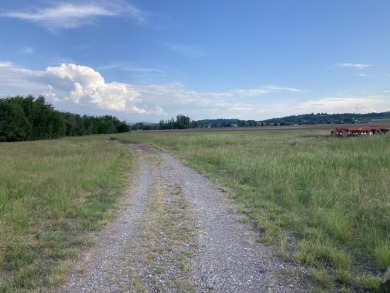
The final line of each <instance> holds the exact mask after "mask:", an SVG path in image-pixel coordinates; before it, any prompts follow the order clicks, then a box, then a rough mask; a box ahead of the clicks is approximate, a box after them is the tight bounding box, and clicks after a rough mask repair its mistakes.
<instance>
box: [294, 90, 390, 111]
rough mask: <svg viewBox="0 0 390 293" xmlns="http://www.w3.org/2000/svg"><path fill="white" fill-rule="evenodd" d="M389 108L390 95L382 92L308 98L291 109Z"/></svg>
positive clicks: (342, 109) (376, 109)
mask: <svg viewBox="0 0 390 293" xmlns="http://www.w3.org/2000/svg"><path fill="white" fill-rule="evenodd" d="M387 109H390V100H389V97H387V96H386V95H383V94H382V95H371V96H363V97H337V98H332V97H330V98H323V99H314V100H308V101H305V102H302V103H300V104H298V105H296V106H294V107H292V109H291V110H293V111H294V112H296V111H299V112H300V113H311V112H314V113H318V112H327V113H371V112H382V111H385V110H387Z"/></svg>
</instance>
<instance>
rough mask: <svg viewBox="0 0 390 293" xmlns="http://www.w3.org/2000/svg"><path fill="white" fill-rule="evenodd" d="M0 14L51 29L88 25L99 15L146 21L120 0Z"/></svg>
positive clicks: (61, 4)
mask: <svg viewBox="0 0 390 293" xmlns="http://www.w3.org/2000/svg"><path fill="white" fill-rule="evenodd" d="M1 16H3V17H10V18H16V19H20V20H26V21H31V22H35V23H38V24H40V25H43V26H44V27H47V28H49V29H51V30H56V29H74V28H77V27H80V26H82V25H90V24H93V23H94V22H95V21H96V19H97V18H99V17H115V16H130V17H131V18H132V19H133V20H134V21H136V22H137V23H138V24H141V23H144V22H145V21H146V18H145V15H144V13H143V12H142V11H141V10H140V9H138V8H137V7H135V6H133V5H131V4H129V3H126V2H124V1H121V0H116V1H106V2H104V1H95V3H92V2H90V3H86V4H83V3H80V2H74V3H65V2H57V3H55V4H54V5H52V6H50V7H42V8H35V9H30V10H25V11H8V12H5V13H2V14H1Z"/></svg>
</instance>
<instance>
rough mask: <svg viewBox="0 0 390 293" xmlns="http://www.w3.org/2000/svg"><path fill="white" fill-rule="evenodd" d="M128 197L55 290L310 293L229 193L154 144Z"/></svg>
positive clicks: (142, 151) (140, 161)
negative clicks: (243, 217) (264, 242)
mask: <svg viewBox="0 0 390 293" xmlns="http://www.w3.org/2000/svg"><path fill="white" fill-rule="evenodd" d="M130 147H131V148H132V150H133V151H134V153H135V155H136V157H137V170H138V171H137V174H136V175H133V176H134V178H133V180H132V182H133V183H132V184H131V187H130V188H129V191H128V196H127V197H126V198H125V200H124V201H123V203H122V208H121V209H120V211H119V212H118V214H117V216H116V217H115V218H114V219H113V221H112V222H111V223H110V224H109V225H108V226H107V227H106V229H104V231H101V232H100V233H98V234H96V236H95V238H96V239H95V240H96V242H95V245H94V246H93V247H92V248H91V249H89V250H88V251H87V252H86V253H84V254H83V255H81V256H80V257H79V258H78V259H77V260H76V261H75V263H74V266H73V269H72V270H71V272H70V274H69V277H68V279H67V280H65V282H64V283H63V284H62V285H61V286H59V287H58V288H56V289H55V292H309V290H308V288H307V287H306V286H305V272H304V269H303V268H301V267H298V266H295V265H294V264H292V263H287V262H285V261H283V260H282V259H280V258H279V257H278V256H277V254H276V253H275V251H274V250H273V248H271V247H267V246H264V245H262V244H261V243H259V242H258V241H257V239H258V234H257V233H258V232H256V231H254V230H253V229H252V227H251V226H250V225H249V224H242V223H241V222H240V221H239V218H238V216H237V215H236V214H235V213H234V212H233V207H232V203H230V202H229V201H228V195H227V194H226V193H224V192H221V191H220V190H219V189H218V188H217V187H216V186H215V185H213V184H212V183H211V182H209V181H208V180H207V179H206V178H205V177H204V176H203V175H201V174H199V173H198V172H196V171H194V170H193V169H191V168H188V167H186V166H184V165H183V164H182V163H181V162H180V161H179V160H177V159H176V158H174V157H173V156H171V155H168V154H166V153H164V152H162V151H161V150H159V149H157V148H155V147H153V146H151V145H131V146H130Z"/></svg>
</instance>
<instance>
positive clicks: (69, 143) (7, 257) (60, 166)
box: [0, 136, 133, 292]
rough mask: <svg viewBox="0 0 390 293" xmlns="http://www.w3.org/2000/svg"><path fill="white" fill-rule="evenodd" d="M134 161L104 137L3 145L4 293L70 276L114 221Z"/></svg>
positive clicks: (0, 247) (0, 286)
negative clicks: (77, 259)
mask: <svg viewBox="0 0 390 293" xmlns="http://www.w3.org/2000/svg"><path fill="white" fill-rule="evenodd" d="M132 159H133V156H132V153H131V152H130V151H129V149H128V148H127V147H125V146H124V145H121V144H119V143H118V142H116V141H112V140H108V137H105V136H90V137H84V138H67V139H61V140H52V141H35V142H21V143H2V144H0V161H1V167H0V292H23V291H28V292H31V291H34V290H35V289H37V288H40V287H41V286H43V285H44V286H50V285H54V284H56V283H57V282H58V281H60V280H61V279H62V278H63V277H64V275H65V274H66V272H67V270H68V269H69V267H70V260H71V259H72V258H73V257H74V256H75V255H77V253H78V252H79V251H80V249H82V248H84V247H87V246H89V245H91V244H92V243H91V240H90V239H88V238H87V237H85V236H86V234H88V231H93V230H97V229H99V228H101V227H103V226H104V224H105V223H107V221H108V220H109V219H110V216H111V213H112V210H113V209H114V208H115V203H117V200H118V198H119V196H120V195H122V191H123V189H122V188H123V186H124V185H125V182H126V180H127V179H128V173H127V172H125V171H127V170H129V168H130V167H131V164H132Z"/></svg>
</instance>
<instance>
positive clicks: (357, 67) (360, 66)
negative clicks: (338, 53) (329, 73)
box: [337, 63, 373, 69]
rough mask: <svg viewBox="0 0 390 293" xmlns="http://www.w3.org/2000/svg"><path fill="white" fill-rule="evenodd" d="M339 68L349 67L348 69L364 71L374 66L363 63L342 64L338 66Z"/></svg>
mask: <svg viewBox="0 0 390 293" xmlns="http://www.w3.org/2000/svg"><path fill="white" fill-rule="evenodd" d="M337 66H339V67H348V68H355V69H364V68H367V67H371V66H373V65H370V64H361V63H340V64H337Z"/></svg>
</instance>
